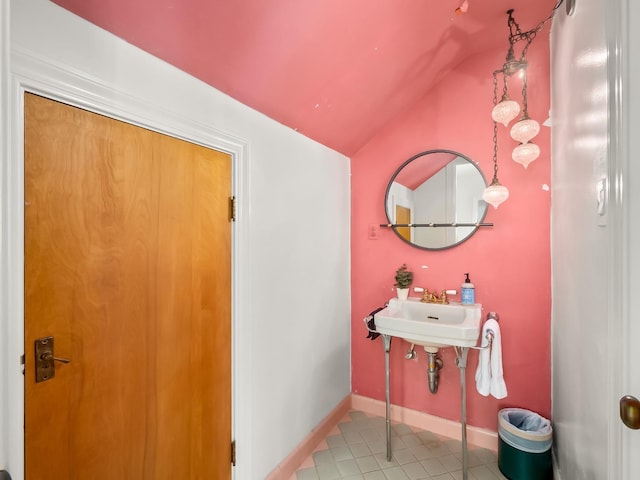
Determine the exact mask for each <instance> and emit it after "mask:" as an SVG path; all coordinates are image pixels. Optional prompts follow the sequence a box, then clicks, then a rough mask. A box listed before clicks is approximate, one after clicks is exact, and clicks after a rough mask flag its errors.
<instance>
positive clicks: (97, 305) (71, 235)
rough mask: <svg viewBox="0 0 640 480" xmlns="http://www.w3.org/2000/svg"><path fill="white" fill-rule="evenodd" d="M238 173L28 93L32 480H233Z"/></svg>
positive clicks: (225, 163) (167, 140)
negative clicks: (38, 365) (42, 351)
mask: <svg viewBox="0 0 640 480" xmlns="http://www.w3.org/2000/svg"><path fill="white" fill-rule="evenodd" d="M230 168H231V159H230V157H229V155H227V154H224V153H221V152H216V151H213V150H210V149H207V148H204V147H201V146H197V145H193V144H190V143H188V142H185V141H181V140H178V139H175V138H172V137H168V136H165V135H161V134H158V133H155V132H151V131H149V130H145V129H143V128H139V127H135V126H132V125H129V124H126V123H123V122H119V121H116V120H113V119H110V118H107V117H104V116H101V115H96V114H93V113H90V112H87V111H83V110H81V109H78V108H74V107H70V106H67V105H64V104H61V103H57V102H54V101H51V100H47V99H44V98H41V97H38V96H35V95H31V94H27V95H25V346H24V348H25V350H24V351H25V463H26V465H25V469H26V478H27V480H42V479H48V480H56V479H58V480H106V479H131V480H147V479H176V478H180V479H189V480H194V479H203V480H211V479H229V478H230V477H231V465H230V443H231V325H230V323H231V307H230V306H231V253H230V252H231V245H230V241H231V232H230V228H231V227H230V222H229V218H228V198H229V196H230V195H231V191H230V190H231V187H230V185H231V170H230ZM47 336H53V337H54V340H55V344H54V345H55V352H54V353H55V355H56V356H58V357H65V358H68V359H69V360H70V361H71V362H70V363H69V364H62V363H59V362H56V371H55V377H54V378H52V379H50V380H47V381H44V382H40V383H36V381H35V378H34V375H35V366H34V363H35V361H34V341H35V340H36V339H38V338H41V337H47Z"/></svg>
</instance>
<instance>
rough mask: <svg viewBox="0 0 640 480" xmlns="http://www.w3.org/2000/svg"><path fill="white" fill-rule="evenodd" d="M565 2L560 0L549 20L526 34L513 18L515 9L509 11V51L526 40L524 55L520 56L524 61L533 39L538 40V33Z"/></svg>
mask: <svg viewBox="0 0 640 480" xmlns="http://www.w3.org/2000/svg"><path fill="white" fill-rule="evenodd" d="M563 1H564V0H558V1H557V2H556V4H555V6H554V7H553V8H552V9H551V13H550V14H549V15H548V16H547V18H545V19H544V20H542V21H541V22H540V23H539V24H538V25H537V26H536V27H535V28H532V29H531V30H527V31H526V32H523V31H522V29H521V28H520V25H518V22H516V19H515V18H513V9H509V10H507V14H508V15H509V17H508V18H507V27H508V28H509V49H510V50H511V51H513V46H514V45H515V44H516V43H518V42H520V41H523V40H524V41H525V46H524V47H523V49H522V53H521V55H520V58H521V59H524V58H525V57H526V55H527V50H529V46H530V45H531V42H533V39H534V38H536V35H537V34H538V32H539V31H540V30H542V29H543V28H544V26H545V25H546V24H547V23H548V22H549V21H550V20H551V19H552V18H553V15H554V14H555V12H556V10H557V9H558V8H559V7H560V5H562V2H563Z"/></svg>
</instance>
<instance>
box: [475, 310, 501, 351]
mask: <svg viewBox="0 0 640 480" xmlns="http://www.w3.org/2000/svg"><path fill="white" fill-rule="evenodd" d="M487 320H495V321H496V322H500V316H499V315H498V313H497V312H489V313H487ZM495 336H496V332H494V331H493V330H492V329H490V328H489V329H487V334H486V335H485V337H484V338H485V339H486V340H487V344H486V345H485V346H482V345H481V346H479V347H469V348H472V349H473V350H487V349H489V348H491V344H492V343H493V339H494V338H495Z"/></svg>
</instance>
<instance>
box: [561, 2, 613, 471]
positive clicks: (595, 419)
mask: <svg viewBox="0 0 640 480" xmlns="http://www.w3.org/2000/svg"><path fill="white" fill-rule="evenodd" d="M610 8H611V9H615V7H614V6H612V5H611V3H610V2H607V1H605V0H578V1H577V2H576V9H575V13H574V14H573V15H572V16H570V17H567V16H566V14H565V6H564V5H563V6H562V7H561V8H560V9H559V11H558V13H557V15H556V18H555V20H554V22H553V32H552V38H551V52H552V58H551V61H552V65H551V85H552V87H551V91H552V123H553V126H552V129H553V130H552V159H553V161H552V180H551V181H552V202H551V203H552V209H551V246H552V249H551V252H552V253H551V261H552V294H553V299H552V371H553V380H552V405H553V407H552V411H553V425H554V453H555V460H556V466H557V468H558V470H559V472H557V473H559V474H560V475H561V478H562V480H580V479H587V478H589V479H605V478H611V479H613V478H618V477H616V476H615V475H614V476H609V472H610V471H612V469H615V468H616V465H617V461H618V460H617V457H616V452H615V451H613V450H614V449H613V448H612V445H613V444H614V443H612V442H613V440H612V436H611V434H610V431H611V428H612V422H613V421H614V414H615V404H614V403H613V392H612V388H611V386H612V385H613V382H614V379H613V378H612V376H611V375H610V373H611V372H610V366H611V364H612V362H614V361H615V357H616V353H615V348H612V345H611V344H612V337H611V332H612V324H613V323H612V322H615V321H618V319H615V318H611V316H610V307H611V305H612V302H614V298H613V297H612V295H611V290H610V288H611V282H610V278H611V268H614V267H613V265H612V262H611V261H610V259H611V258H612V257H611V255H612V253H614V252H612V248H614V247H613V246H612V244H611V240H612V238H614V237H612V233H613V234H615V233H614V232H612V230H611V229H612V228H615V224H614V223H613V221H614V217H612V216H611V215H612V213H611V208H612V205H608V207H607V208H608V209H609V213H608V216H598V214H597V212H596V204H597V202H596V200H597V197H596V185H597V182H598V181H599V180H601V179H605V180H607V179H608V176H609V172H610V171H611V169H612V165H610V163H611V162H613V161H614V159H612V158H610V156H609V153H610V152H609V150H608V148H609V103H608V99H609V95H610V93H609V91H610V88H609V76H608V75H609V71H608V70H609V66H608V64H607V58H608V50H607V48H608V43H607V28H606V21H605V19H606V18H607V17H608V15H609V14H608V12H607V9H610ZM612 185H613V180H612ZM613 196H614V193H611V195H610V197H609V198H610V200H611V199H612V198H613Z"/></svg>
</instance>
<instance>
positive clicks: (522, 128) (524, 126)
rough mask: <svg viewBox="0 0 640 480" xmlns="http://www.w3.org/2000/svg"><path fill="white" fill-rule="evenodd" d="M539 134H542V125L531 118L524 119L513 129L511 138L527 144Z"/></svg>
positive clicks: (515, 124)
mask: <svg viewBox="0 0 640 480" xmlns="http://www.w3.org/2000/svg"><path fill="white" fill-rule="evenodd" d="M538 132H540V124H539V123H538V122H536V121H535V120H533V119H531V118H529V117H524V118H522V119H521V120H520V121H518V122H516V123H514V124H513V127H511V138H513V139H514V140H517V141H518V142H520V143H527V142H528V141H529V140H531V139H532V138H533V137H535V136H536V135H537V134H538Z"/></svg>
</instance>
